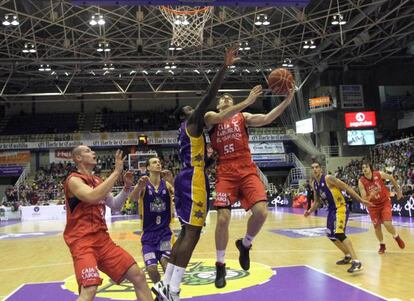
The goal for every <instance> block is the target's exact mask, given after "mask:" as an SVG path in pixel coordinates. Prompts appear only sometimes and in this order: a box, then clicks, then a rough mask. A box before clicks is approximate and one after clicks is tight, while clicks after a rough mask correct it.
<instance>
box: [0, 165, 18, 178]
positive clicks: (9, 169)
mask: <svg viewBox="0 0 414 301" xmlns="http://www.w3.org/2000/svg"><path fill="white" fill-rule="evenodd" d="M23 169H24V167H23V166H1V165H0V177H18V176H20V175H21V174H22V172H23Z"/></svg>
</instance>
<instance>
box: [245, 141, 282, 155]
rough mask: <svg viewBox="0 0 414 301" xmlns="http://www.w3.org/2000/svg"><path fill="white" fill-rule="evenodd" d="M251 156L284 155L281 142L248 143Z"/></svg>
mask: <svg viewBox="0 0 414 301" xmlns="http://www.w3.org/2000/svg"><path fill="white" fill-rule="evenodd" d="M249 147H250V150H251V153H252V154H284V153H285V148H284V147H283V142H276V143H271V144H270V143H249Z"/></svg>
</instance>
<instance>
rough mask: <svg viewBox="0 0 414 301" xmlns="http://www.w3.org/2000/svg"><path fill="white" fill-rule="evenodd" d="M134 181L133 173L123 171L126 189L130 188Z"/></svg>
mask: <svg viewBox="0 0 414 301" xmlns="http://www.w3.org/2000/svg"><path fill="white" fill-rule="evenodd" d="M133 183H134V174H133V173H132V172H131V171H130V170H128V171H127V172H126V173H124V187H125V188H126V189H129V188H131V186H132V184H133Z"/></svg>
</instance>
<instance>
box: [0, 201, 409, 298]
mask: <svg viewBox="0 0 414 301" xmlns="http://www.w3.org/2000/svg"><path fill="white" fill-rule="evenodd" d="M299 210H300V209H299ZM288 211H289V209H288V210H285V209H281V208H279V209H275V210H272V211H269V216H268V219H267V221H266V223H265V225H264V228H263V230H262V232H261V233H260V234H259V235H258V236H257V237H256V238H255V240H254V244H253V249H252V251H251V261H252V262H255V263H258V264H262V265H265V266H269V267H272V268H275V271H276V272H278V271H281V272H283V271H284V270H283V268H284V267H297V266H306V267H307V268H309V269H312V271H317V272H318V274H315V275H316V276H311V277H313V279H311V280H310V281H311V284H310V285H311V287H313V289H309V290H308V292H307V293H306V297H305V298H302V299H303V300H316V299H315V298H316V296H317V292H318V290H321V289H323V286H324V283H325V282H323V281H322V280H321V282H320V283H319V282H318V281H319V279H322V278H321V277H319V276H318V275H323V277H325V276H329V279H336V280H339V281H340V284H341V285H342V283H343V284H345V285H346V286H347V287H349V288H352V289H355V288H356V289H359V290H361V291H365V292H370V293H372V294H373V295H375V296H377V297H378V298H379V299H378V300H384V299H385V300H410V301H413V300H414V218H412V219H409V218H406V219H397V220H396V221H395V223H396V224H397V226H396V228H397V230H398V232H399V233H400V235H401V237H402V238H403V239H404V240H405V242H406V245H407V246H406V248H405V249H404V250H400V249H399V248H398V246H397V244H396V243H395V242H394V240H393V239H392V237H391V235H389V234H388V233H385V232H384V236H385V242H386V244H387V251H386V253H385V254H384V255H379V254H377V249H378V244H377V242H376V238H375V234H374V231H373V228H372V226H371V224H370V223H369V220H368V218H367V216H360V215H356V216H352V217H351V219H350V221H349V223H348V227H350V228H349V229H350V231H349V232H350V234H349V235H348V236H349V237H350V238H351V239H352V243H353V245H354V247H355V249H356V251H357V254H358V255H359V257H360V260H361V261H362V262H363V264H364V270H363V271H361V272H359V273H358V274H349V273H347V272H346V268H347V267H348V266H338V265H336V264H335V262H336V261H337V260H338V259H340V258H341V254H340V253H339V251H338V250H337V249H336V248H335V246H334V245H333V244H332V243H331V242H330V241H329V240H328V239H327V238H326V237H324V236H323V228H324V226H325V222H326V217H323V216H311V217H308V218H305V217H303V215H302V214H300V212H296V213H293V212H288ZM290 211H291V210H290ZM248 216H249V215H248V214H246V213H244V212H240V211H237V212H236V211H235V212H233V214H232V222H231V225H230V242H229V246H228V249H227V254H226V258H227V259H229V260H230V262H231V265H233V268H234V269H240V268H239V267H238V266H237V264H236V263H237V262H236V261H231V259H233V260H237V258H238V253H237V249H236V248H235V246H234V241H235V240H236V239H237V238H239V237H242V236H243V235H244V233H245V229H246V222H247V219H248ZM215 221H216V213H215V212H211V213H210V214H209V216H208V220H207V226H206V227H205V229H204V231H203V234H202V237H201V239H200V242H199V244H198V246H197V248H196V250H195V252H194V254H193V258H194V259H195V260H196V259H198V258H202V259H211V262H213V263H214V261H215V247H214V228H215ZM2 223H3V226H1V227H0V299H1V300H4V299H5V298H7V296H10V295H11V294H13V292H16V290H18V289H19V287H21V286H22V285H23V284H26V283H49V282H50V283H54V282H59V281H64V279H67V278H68V277H70V276H72V275H73V266H72V260H71V257H70V254H69V251H68V248H67V246H66V245H65V243H64V241H63V237H62V231H63V228H64V222H61V221H42V222H24V223H16V224H11V225H4V222H2ZM0 225H2V224H0ZM109 229H110V233H111V237H112V238H113V239H114V240H115V241H116V243H117V244H119V245H121V246H122V247H124V248H125V249H126V250H127V251H129V252H130V253H131V254H132V255H133V256H134V257H135V258H136V260H137V261H138V262H142V258H141V253H140V242H139V238H140V236H139V235H137V234H135V233H134V232H136V231H138V229H139V222H138V220H136V219H132V220H120V221H115V222H112V223H110V224H109ZM228 266H229V264H228ZM253 273H254V271H251V274H253ZM257 273H258V274H260V273H261V272H257ZM298 273H299V274H297V277H301V275H300V272H298ZM282 274H283V273H281V275H282ZM312 275H313V274H312ZM298 279H299V278H298ZM336 280H335V281H336ZM276 281H277V279H276ZM229 282H230V281H229ZM236 282H237V280H234V283H236ZM338 283H339V282H338ZM300 286H301V283H298V287H300ZM211 287H213V285H212V286H211ZM185 290H186V288H185V287H184V288H183V293H184V291H185ZM212 290H216V289H215V288H214V287H213V288H212ZM217 292H219V291H218V290H217ZM280 293H281V294H285V293H283V292H282V291H280ZM276 294H277V292H276ZM355 296H356V295H355ZM381 297H382V298H383V299H381ZM182 298H183V299H185V293H184V294H183V295H182ZM265 299H266V298H264V299H263V300H261V301H265ZM10 300H21V301H26V300H23V299H10ZM30 300H39V299H37V298H36V297H35V296H32V298H31V299H30ZM42 300H43V299H42ZM50 300H55V299H53V298H51V299H50ZM61 300H62V299H61ZM73 300H75V299H73ZM102 300H104V299H102ZM200 300H201V299H200ZM203 300H204V299H203ZM205 300H210V299H205ZM212 300H213V299H212ZM214 300H215V299H214ZM269 300H272V299H269ZM273 300H282V299H280V298H276V297H274V299H273ZM283 300H294V297H292V298H291V299H289V298H288V297H286V299H283ZM318 300H321V299H318ZM348 300H363V299H361V297H355V298H351V299H348ZM364 300H366V299H364ZM375 300H377V299H375Z"/></svg>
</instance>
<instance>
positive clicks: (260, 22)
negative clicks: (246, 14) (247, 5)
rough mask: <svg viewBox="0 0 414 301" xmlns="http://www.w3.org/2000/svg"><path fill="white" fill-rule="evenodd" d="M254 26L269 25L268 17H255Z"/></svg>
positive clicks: (262, 15) (264, 15)
mask: <svg viewBox="0 0 414 301" xmlns="http://www.w3.org/2000/svg"><path fill="white" fill-rule="evenodd" d="M254 25H257V26H260V25H264V26H267V25H270V22H269V20H268V17H267V15H266V14H259V15H257V16H256V21H255V22H254Z"/></svg>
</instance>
